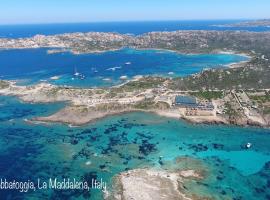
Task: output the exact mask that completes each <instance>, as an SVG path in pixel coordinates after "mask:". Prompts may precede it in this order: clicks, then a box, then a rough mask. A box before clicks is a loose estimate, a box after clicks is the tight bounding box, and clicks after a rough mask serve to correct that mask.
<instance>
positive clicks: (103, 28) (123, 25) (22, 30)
mask: <svg viewBox="0 0 270 200" xmlns="http://www.w3.org/2000/svg"><path fill="white" fill-rule="evenodd" d="M243 21H247V20H185V21H179V20H178V21H137V22H136V21H134V22H97V23H66V24H65V23H63V24H61V23H60V24H34V25H32V24H21V25H0V38H1V37H2V38H24V37H32V36H34V35H37V34H42V35H55V34H63V33H74V32H116V33H121V34H132V35H141V34H144V33H148V32H153V31H177V30H219V31H230V30H231V31H254V32H262V31H270V27H269V26H268V27H267V26H265V27H264V26H262V27H222V26H217V25H226V24H232V23H239V22H243Z"/></svg>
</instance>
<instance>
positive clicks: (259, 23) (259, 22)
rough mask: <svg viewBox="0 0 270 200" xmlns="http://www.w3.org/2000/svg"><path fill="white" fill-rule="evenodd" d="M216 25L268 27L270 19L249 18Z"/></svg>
mask: <svg viewBox="0 0 270 200" xmlns="http://www.w3.org/2000/svg"><path fill="white" fill-rule="evenodd" d="M216 26H218V27H270V19H260V20H250V21H244V22H239V23H233V24H224V25H216Z"/></svg>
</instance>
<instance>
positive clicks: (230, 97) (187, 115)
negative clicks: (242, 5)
mask: <svg viewBox="0 0 270 200" xmlns="http://www.w3.org/2000/svg"><path fill="white" fill-rule="evenodd" d="M269 45H270V33H268V32H263V33H255V32H239V31H235V32H234V31H175V32H151V33H147V34H144V35H140V36H136V37H135V36H131V35H122V34H118V33H94V32H92V33H72V34H62V35H54V36H43V35H37V36H35V37H33V38H20V39H9V38H6V39H0V48H2V49H19V48H45V47H46V48H52V49H51V50H50V51H49V52H48V53H58V52H59V51H71V52H73V53H76V54H82V53H93V52H102V51H110V50H117V49H121V48H125V47H129V48H136V49H165V50H172V51H177V52H181V53H194V54H199V53H219V52H223V53H235V54H244V55H248V56H249V57H250V60H249V61H247V62H244V63H236V64H233V65H231V66H230V67H229V68H222V69H211V70H204V71H203V72H201V73H199V74H194V75H191V76H188V77H185V78H164V77H150V76H149V77H148V76H145V77H139V78H138V77H136V78H134V79H133V80H131V81H128V82H127V83H125V84H122V85H120V86H116V87H111V88H89V89H83V88H72V87H66V86H55V85H50V84H46V83H41V84H37V85H32V86H18V85H16V83H15V82H14V81H6V80H2V81H1V82H0V94H2V95H15V96H18V97H19V98H21V99H22V100H23V101H26V102H33V103H41V102H42V103H47V102H56V101H67V102H69V103H68V104H67V106H66V107H65V108H64V109H62V110H60V111H59V112H57V113H55V114H53V115H51V116H48V117H38V118H35V119H32V121H44V122H63V123H68V124H72V125H82V124H85V123H89V122H91V121H93V120H97V119H99V118H102V117H105V116H108V115H114V114H119V113H123V112H131V111H146V112H155V113H158V114H160V115H164V116H168V117H174V118H183V119H187V120H189V121H192V122H196V123H226V124H238V125H259V126H265V127H267V126H269V122H270V112H269V111H270V103H269V100H270V98H269V96H270V93H269V88H270V80H269V74H270V61H269V59H268V58H269V57H270V51H269V48H268V47H269Z"/></svg>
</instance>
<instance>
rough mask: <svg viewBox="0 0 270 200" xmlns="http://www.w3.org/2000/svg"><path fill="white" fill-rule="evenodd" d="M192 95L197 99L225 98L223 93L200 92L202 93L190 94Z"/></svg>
mask: <svg viewBox="0 0 270 200" xmlns="http://www.w3.org/2000/svg"><path fill="white" fill-rule="evenodd" d="M190 94H191V95H193V96H195V97H198V98H202V99H207V100H212V99H221V98H222V97H223V92H222V91H200V92H190Z"/></svg>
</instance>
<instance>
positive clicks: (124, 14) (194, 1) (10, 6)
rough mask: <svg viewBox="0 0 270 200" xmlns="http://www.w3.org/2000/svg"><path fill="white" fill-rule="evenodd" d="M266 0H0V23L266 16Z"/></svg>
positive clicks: (269, 3) (268, 2) (268, 7)
mask: <svg viewBox="0 0 270 200" xmlns="http://www.w3.org/2000/svg"><path fill="white" fill-rule="evenodd" d="M269 10H270V0H0V24H35V23H65V22H70V23H73V22H103V21H106V22H108V21H158V20H194V19H196V20H207V19H262V18H264V19H265V18H270V11H269Z"/></svg>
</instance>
